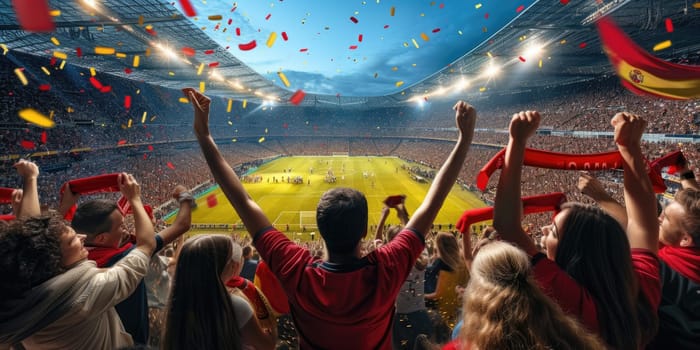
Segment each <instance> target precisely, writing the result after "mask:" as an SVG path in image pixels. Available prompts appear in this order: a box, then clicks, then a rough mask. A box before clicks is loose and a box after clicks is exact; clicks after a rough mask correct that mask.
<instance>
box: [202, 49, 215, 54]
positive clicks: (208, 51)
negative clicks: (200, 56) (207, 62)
mask: <svg viewBox="0 0 700 350" xmlns="http://www.w3.org/2000/svg"><path fill="white" fill-rule="evenodd" d="M213 53H214V50H206V51H204V54H205V55H211V54H213Z"/></svg>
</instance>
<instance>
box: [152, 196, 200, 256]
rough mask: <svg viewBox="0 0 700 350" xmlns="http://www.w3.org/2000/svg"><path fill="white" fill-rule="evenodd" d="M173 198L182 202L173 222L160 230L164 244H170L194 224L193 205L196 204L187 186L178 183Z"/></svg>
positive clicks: (159, 233)
mask: <svg viewBox="0 0 700 350" xmlns="http://www.w3.org/2000/svg"><path fill="white" fill-rule="evenodd" d="M173 198H174V199H175V200H176V201H178V202H179V203H180V210H179V211H178V212H177V216H176V217H175V221H173V224H172V225H170V226H168V227H167V228H165V229H164V230H163V231H160V232H158V235H159V236H160V238H161V239H162V240H163V246H166V245H168V244H169V243H170V242H172V241H174V240H176V239H177V238H178V237H180V236H182V235H183V234H184V233H185V232H187V231H189V230H190V225H191V224H192V205H193V204H194V197H192V194H191V193H189V192H187V189H186V188H185V186H182V185H177V186H175V189H174V190H173Z"/></svg>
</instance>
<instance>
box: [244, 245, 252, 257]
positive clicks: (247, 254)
mask: <svg viewBox="0 0 700 350" xmlns="http://www.w3.org/2000/svg"><path fill="white" fill-rule="evenodd" d="M252 253H253V248H251V247H250V246H249V245H247V246H245V247H243V257H244V258H246V259H248V258H249V257H250V254H252Z"/></svg>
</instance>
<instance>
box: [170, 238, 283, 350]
mask: <svg viewBox="0 0 700 350" xmlns="http://www.w3.org/2000/svg"><path fill="white" fill-rule="evenodd" d="M237 255H238V256H237V257H236V256H234V252H233V240H232V239H231V237H229V236H227V235H198V236H196V237H193V238H191V239H189V240H188V241H187V242H185V244H184V245H183V246H182V250H181V251H180V255H179V256H178V258H177V265H176V267H175V276H174V279H173V282H172V287H171V291H170V301H169V306H168V311H167V315H166V321H165V322H166V323H165V331H164V334H163V338H162V339H163V340H162V342H161V348H163V349H167V350H176V349H247V348H254V349H272V348H274V346H275V339H274V337H272V336H271V335H270V334H266V333H265V332H264V331H263V329H262V328H261V327H260V325H259V324H258V319H257V318H256V317H253V310H252V309H251V307H250V306H249V305H248V302H246V301H245V299H243V298H241V297H239V296H235V295H230V294H229V293H228V291H227V290H226V287H225V286H224V281H226V280H228V279H229V277H231V275H233V273H234V272H235V270H236V269H238V268H240V258H241V255H240V252H239V253H238V254H237Z"/></svg>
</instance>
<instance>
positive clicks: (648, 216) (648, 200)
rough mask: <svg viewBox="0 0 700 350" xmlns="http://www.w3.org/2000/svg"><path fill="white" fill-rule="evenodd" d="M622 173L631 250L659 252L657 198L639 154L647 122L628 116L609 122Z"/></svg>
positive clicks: (641, 155) (624, 114) (615, 118)
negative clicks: (640, 249)
mask: <svg viewBox="0 0 700 350" xmlns="http://www.w3.org/2000/svg"><path fill="white" fill-rule="evenodd" d="M610 124H612V126H613V127H614V128H615V142H616V143H617V148H618V150H619V151H620V155H621V156H622V160H623V167H624V170H625V180H624V183H625V204H626V208H627V238H628V239H629V241H630V247H631V248H645V249H649V250H651V251H652V252H656V251H658V243H659V221H658V219H657V216H656V197H655V195H654V190H653V187H652V185H651V180H650V179H649V175H647V171H646V167H647V165H646V162H645V160H644V156H643V154H642V146H641V142H642V134H643V133H644V128H645V127H646V125H647V122H646V120H644V119H643V118H641V117H638V116H636V115H634V114H631V113H625V112H623V113H617V114H615V116H614V117H613V118H612V120H611V121H610Z"/></svg>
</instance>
